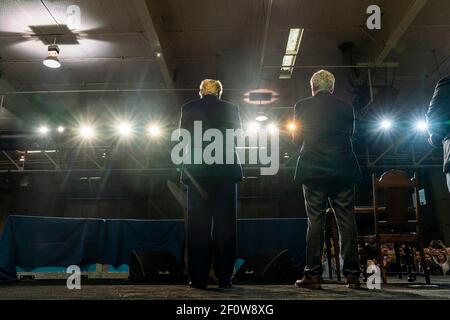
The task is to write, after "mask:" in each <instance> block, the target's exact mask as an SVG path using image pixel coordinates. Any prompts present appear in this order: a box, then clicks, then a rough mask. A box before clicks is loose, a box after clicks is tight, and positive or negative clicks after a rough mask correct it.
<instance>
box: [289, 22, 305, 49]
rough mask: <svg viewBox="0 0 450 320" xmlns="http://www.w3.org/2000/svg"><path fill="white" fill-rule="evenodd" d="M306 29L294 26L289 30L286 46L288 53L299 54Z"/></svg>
mask: <svg viewBox="0 0 450 320" xmlns="http://www.w3.org/2000/svg"><path fill="white" fill-rule="evenodd" d="M304 30H305V29H301V28H294V29H291V30H290V31H289V38H288V42H287V46H286V54H297V53H298V51H299V50H300V44H301V43H302V38H303V32H304Z"/></svg>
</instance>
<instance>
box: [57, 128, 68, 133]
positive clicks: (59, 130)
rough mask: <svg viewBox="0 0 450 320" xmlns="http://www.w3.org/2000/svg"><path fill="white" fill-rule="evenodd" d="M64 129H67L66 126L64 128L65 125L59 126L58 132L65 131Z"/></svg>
mask: <svg viewBox="0 0 450 320" xmlns="http://www.w3.org/2000/svg"><path fill="white" fill-rule="evenodd" d="M64 131H66V128H64V127H63V126H59V127H58V132H59V133H64Z"/></svg>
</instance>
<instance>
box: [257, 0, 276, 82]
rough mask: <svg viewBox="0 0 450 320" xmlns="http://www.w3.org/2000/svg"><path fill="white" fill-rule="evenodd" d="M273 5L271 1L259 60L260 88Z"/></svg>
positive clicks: (271, 0) (270, 0)
mask: <svg viewBox="0 0 450 320" xmlns="http://www.w3.org/2000/svg"><path fill="white" fill-rule="evenodd" d="M272 5H273V0H269V6H268V7H267V13H266V23H265V26H264V36H263V44H262V48H261V57H260V59H259V72H258V88H260V87H261V81H262V74H263V70H264V59H265V56H266V47H267V38H268V36H269V27H270V19H271V17H272Z"/></svg>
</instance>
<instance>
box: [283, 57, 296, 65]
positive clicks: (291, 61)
mask: <svg viewBox="0 0 450 320" xmlns="http://www.w3.org/2000/svg"><path fill="white" fill-rule="evenodd" d="M295 57H296V56H294V55H286V56H284V57H283V67H292V66H293V65H294V64H295Z"/></svg>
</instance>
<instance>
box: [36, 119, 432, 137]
mask: <svg viewBox="0 0 450 320" xmlns="http://www.w3.org/2000/svg"><path fill="white" fill-rule="evenodd" d="M393 128H394V121H393V120H390V119H383V120H381V121H380V122H379V129H381V130H383V131H389V130H391V129H393ZM246 129H247V130H249V131H250V132H256V131H258V130H260V129H266V130H268V132H269V133H275V132H278V131H279V130H280V127H279V126H278V125H277V124H276V123H270V124H265V125H264V124H263V123H262V122H258V121H252V122H249V123H248V124H247V126H246ZM296 129H297V125H296V124H295V123H294V122H289V123H288V124H287V125H286V130H287V131H288V132H293V131H295V130H296ZM415 129H416V130H417V131H420V132H426V131H427V130H428V123H427V122H426V121H424V120H419V121H417V122H416V123H415ZM37 131H38V133H39V135H41V136H48V135H49V134H50V133H51V132H52V129H51V128H50V127H48V126H45V125H43V126H41V127H39V128H38V130H37ZM56 131H57V132H58V133H59V134H63V133H65V132H66V128H65V127H63V126H59V127H57V128H56ZM114 132H115V134H116V135H117V136H119V137H122V138H130V137H132V136H134V135H135V134H136V132H137V131H136V129H135V127H134V126H133V124H132V123H130V122H125V121H124V122H119V123H117V124H116V125H115V126H114ZM145 132H146V135H147V136H149V137H151V138H159V137H160V136H161V135H162V133H163V129H162V127H161V126H160V125H158V124H150V125H148V126H147V127H146V129H145ZM75 134H76V135H77V136H78V137H79V138H81V139H82V140H91V139H94V138H96V136H97V130H96V128H95V126H93V125H81V126H79V127H78V128H76V129H75Z"/></svg>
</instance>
